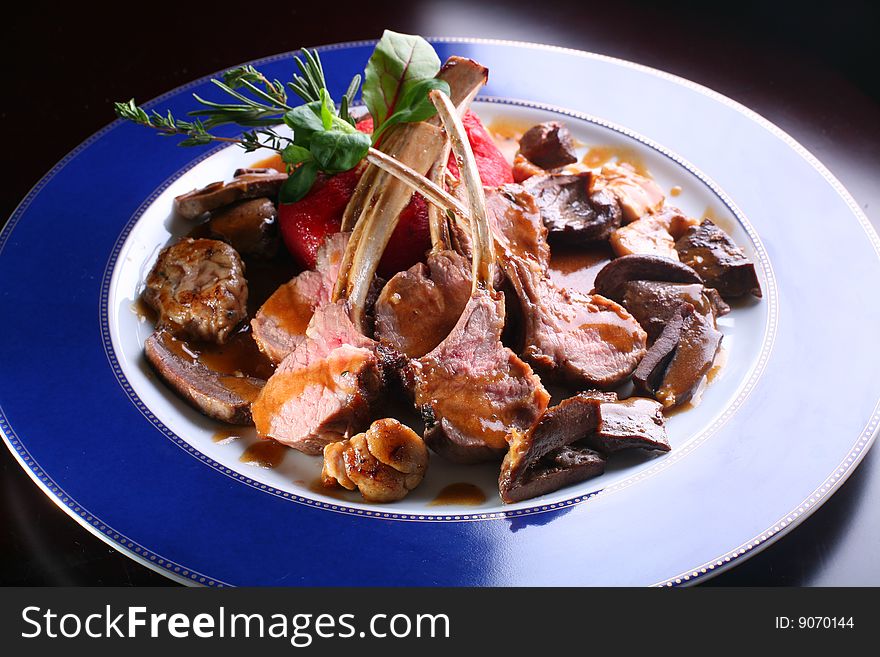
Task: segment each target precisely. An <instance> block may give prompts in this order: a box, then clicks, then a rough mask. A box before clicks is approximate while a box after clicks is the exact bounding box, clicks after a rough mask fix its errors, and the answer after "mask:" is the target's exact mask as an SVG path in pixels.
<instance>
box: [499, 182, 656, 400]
mask: <svg viewBox="0 0 880 657" xmlns="http://www.w3.org/2000/svg"><path fill="white" fill-rule="evenodd" d="M486 198H487V203H486V207H487V211H488V216H489V224H490V227H491V230H492V235H493V237H494V240H495V250H496V253H497V254H498V256H499V264H500V269H501V270H502V271H503V272H504V274H505V276H506V277H507V280H508V281H509V282H510V284H511V286H512V287H513V290H514V292H515V295H516V298H518V301H519V310H520V313H519V315H520V317H521V324H522V329H523V331H522V332H523V338H522V343H523V350H522V352H521V356H522V358H523V359H524V360H526V361H528V362H529V363H531V364H532V365H533V366H534V367H536V368H537V369H538V370H540V371H541V373H542V374H547V375H550V376H552V377H554V378H556V379H558V380H564V381H567V382H571V383H575V384H577V385H586V386H602V387H605V386H611V385H614V384H615V383H618V382H619V381H620V380H622V379H624V378H625V377H627V376H629V374H630V373H631V372H632V371H633V369H635V366H636V365H637V364H638V361H639V359H640V358H641V357H642V355H644V351H645V334H644V332H643V331H642V329H641V328H640V327H639V325H638V323H637V322H636V321H635V320H634V319H633V318H632V317H630V316H629V314H628V313H627V312H626V310H624V309H623V308H621V307H620V306H619V305H617V304H616V303H613V302H612V301H609V300H608V299H604V298H602V297H598V296H596V297H587V296H584V295H582V294H580V293H578V292H575V291H573V290H568V289H565V288H558V287H557V286H556V285H554V284H553V283H552V282H551V280H550V278H549V275H548V271H547V267H548V261H549V247H548V246H547V242H546V233H545V231H544V230H543V227H542V225H541V222H540V219H539V216H538V213H537V212H536V208H535V204H534V202H533V201H532V197H531V195H530V194H529V193H528V192H527V191H525V190H524V189H523V188H522V187H520V186H519V185H507V186H504V187H502V188H499V189H496V190H486Z"/></svg>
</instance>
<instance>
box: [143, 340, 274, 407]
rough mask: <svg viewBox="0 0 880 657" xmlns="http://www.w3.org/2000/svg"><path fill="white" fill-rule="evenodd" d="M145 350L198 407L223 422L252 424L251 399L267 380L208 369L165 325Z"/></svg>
mask: <svg viewBox="0 0 880 657" xmlns="http://www.w3.org/2000/svg"><path fill="white" fill-rule="evenodd" d="M144 353H145V354H146V357H147V361H148V362H149V363H150V365H152V366H153V369H154V370H156V373H158V374H159V376H160V377H162V379H163V380H164V381H165V382H166V383H167V384H168V385H169V386H171V388H173V389H174V390H175V391H176V392H177V393H178V394H179V395H180V396H181V397H183V398H184V399H185V400H186V401H188V402H189V403H190V404H191V405H192V406H193V408H195V409H196V410H198V411H201V412H202V413H204V414H205V415H207V416H208V417H212V418H214V419H216V420H220V421H221V422H228V423H230V424H251V402H253V401H254V400H255V399H256V398H257V395H258V394H259V392H260V390H261V389H262V387H263V386H264V385H265V384H266V382H265V381H264V380H262V379H258V378H256V377H252V376H232V375H228V374H222V373H220V372H217V371H215V370H212V369H208V368H207V367H205V366H204V365H202V364H201V363H200V362H198V360H197V359H196V358H194V357H193V356H192V354H191V353H189V352H188V351H187V350H186V348H185V347H184V344H183V343H182V342H180V341H179V340H177V339H175V338H174V337H173V336H172V335H171V333H170V332H169V331H165V330H161V329H160V330H158V331H156V332H155V333H153V335H151V336H150V337H149V338H147V340H146V342H145V343H144Z"/></svg>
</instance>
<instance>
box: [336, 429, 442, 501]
mask: <svg viewBox="0 0 880 657" xmlns="http://www.w3.org/2000/svg"><path fill="white" fill-rule="evenodd" d="M427 467H428V449H427V448H426V447H425V443H424V442H422V439H421V438H420V437H419V436H418V434H417V433H416V432H415V431H413V430H412V429H410V428H409V427H407V426H406V425H403V424H401V423H400V422H398V421H397V420H395V419H393V418H385V419H382V420H376V421H375V422H373V424H371V425H370V428H369V429H367V431H366V432H365V433H359V434H357V435H356V436H353V437H352V438H351V439H349V440H344V441H342V442H336V443H330V444H329V445H327V446H326V447H324V468H323V470H322V471H321V481H322V483H323V485H324V486H325V487H328V488H334V487H337V486H341V487H343V488H347V489H348V490H355V489H358V490H359V491H360V492H361V495H363V497H364V499H365V500H366V501H367V502H395V501H397V500H401V499H403V498H404V497H406V495H407V494H408V493H409V492H410V491H411V490H413V489H414V488H415V487H416V486H418V485H419V484H420V483H421V481H422V479H423V478H424V476H425V471H426V470H427Z"/></svg>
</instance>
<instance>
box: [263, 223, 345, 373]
mask: <svg viewBox="0 0 880 657" xmlns="http://www.w3.org/2000/svg"><path fill="white" fill-rule="evenodd" d="M348 239H349V234H348V233H335V234H333V235H330V236H329V237H328V238H327V239H326V240H325V241H324V244H322V245H321V247H320V248H319V249H318V253H317V265H316V267H315V270H314V271H304V272H302V273H301V274H298V275H297V276H295V277H294V278H293V279H291V280H290V281H289V282H288V283H285V284H284V285H282V286H280V287H279V288H278V289H277V290H276V291H275V292H274V293H273V294H272V296H270V297H269V298H268V299H267V300H266V303H264V304H263V305H262V306H261V307H260V309H259V311H257V314H256V316H255V317H254V318H253V319H252V320H251V329H252V330H253V336H254V340H256V342H257V344H258V345H259V347H260V350H261V351H262V352H263V353H264V354H266V355H267V356H268V357H269V358H270V359H271V360H272V361H273V362H275V363H280V362H281V361H282V360H284V358H285V356H287V355H288V354H290V352H292V351H293V350H294V349H295V348H296V346H297V345H299V344H300V343H301V342H303V341H304V340H305V339H306V327H308V325H309V321H310V320H311V319H312V315H313V314H314V312H315V308H317V307H319V306H322V305H324V304H325V303H328V302H329V301H330V296H331V294H332V293H333V286H334V285H336V277H337V276H338V275H339V265H340V263H341V261H342V254H343V253H344V251H345V247H346V245H347V244H348Z"/></svg>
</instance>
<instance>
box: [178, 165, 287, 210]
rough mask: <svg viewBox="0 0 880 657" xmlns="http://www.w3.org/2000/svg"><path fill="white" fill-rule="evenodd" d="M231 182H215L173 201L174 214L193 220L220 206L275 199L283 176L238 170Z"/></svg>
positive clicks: (254, 170)
mask: <svg viewBox="0 0 880 657" xmlns="http://www.w3.org/2000/svg"><path fill="white" fill-rule="evenodd" d="M235 174H236V175H235V177H234V178H233V179H232V181H231V182H228V183H223V182H215V183H211V184H210V185H208V186H207V187H203V188H202V189H195V190H193V191H191V192H187V193H186V194H181V195H180V196H178V197H176V198H175V199H174V210H175V211H176V212H177V214H179V215H180V216H181V217H183V218H185V219H195V218H197V217H200V216H202V215H203V214H205V213H206V212H212V211H213V210H216V209H218V208H222V207H223V206H224V205H229V204H230V203H235V202H236V201H241V200H242V199H247V198H261V197H268V198H276V197H277V196H278V190H280V189H281V185H282V184H283V183H284V181H285V180H287V174H286V173H279V172H277V171H275V169H239V170H238V171H236V172H235Z"/></svg>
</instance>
